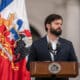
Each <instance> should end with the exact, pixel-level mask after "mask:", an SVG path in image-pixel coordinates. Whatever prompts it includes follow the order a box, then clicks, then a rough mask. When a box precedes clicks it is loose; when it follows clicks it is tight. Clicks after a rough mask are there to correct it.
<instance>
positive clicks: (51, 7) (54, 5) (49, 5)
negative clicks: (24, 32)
mask: <svg viewBox="0 0 80 80" xmlns="http://www.w3.org/2000/svg"><path fill="white" fill-rule="evenodd" d="M26 9H27V14H28V20H29V24H30V29H31V33H32V37H33V41H34V40H37V39H39V38H40V37H43V36H44V35H45V34H46V32H45V28H44V19H45V17H46V16H48V15H49V14H51V13H56V14H60V15H61V16H62V17H63V26H62V28H63V33H62V37H63V38H66V39H68V40H70V41H72V42H73V45H74V48H75V52H76V55H77V57H78V61H79V62H80V0H26ZM33 80H34V79H33ZM70 80H80V75H79V76H78V77H77V78H74V79H73V78H72V79H70Z"/></svg>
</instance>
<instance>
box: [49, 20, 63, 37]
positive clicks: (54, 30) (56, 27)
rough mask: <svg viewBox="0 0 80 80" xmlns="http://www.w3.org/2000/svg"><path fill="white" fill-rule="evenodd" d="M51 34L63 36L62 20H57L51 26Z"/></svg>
mask: <svg viewBox="0 0 80 80" xmlns="http://www.w3.org/2000/svg"><path fill="white" fill-rule="evenodd" d="M50 33H51V34H53V35H55V36H60V35H61V33H62V20H61V19H58V20H55V21H53V22H52V23H51V24H50Z"/></svg>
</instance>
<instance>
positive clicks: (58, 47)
mask: <svg viewBox="0 0 80 80" xmlns="http://www.w3.org/2000/svg"><path fill="white" fill-rule="evenodd" d="M60 48H61V43H60V42H57V44H56V49H53V48H52V45H51V43H50V42H49V43H48V50H49V52H51V53H52V54H53V55H56V53H58V52H59V51H60Z"/></svg>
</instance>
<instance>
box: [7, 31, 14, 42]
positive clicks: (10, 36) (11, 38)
mask: <svg viewBox="0 0 80 80" xmlns="http://www.w3.org/2000/svg"><path fill="white" fill-rule="evenodd" d="M8 38H9V39H10V41H11V40H13V39H14V34H12V33H11V32H10V34H9V35H8Z"/></svg>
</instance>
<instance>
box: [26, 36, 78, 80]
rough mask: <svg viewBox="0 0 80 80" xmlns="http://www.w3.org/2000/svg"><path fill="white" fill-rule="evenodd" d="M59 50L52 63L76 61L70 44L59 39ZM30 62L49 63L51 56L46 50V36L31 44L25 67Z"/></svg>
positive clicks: (51, 79) (44, 79)
mask: <svg viewBox="0 0 80 80" xmlns="http://www.w3.org/2000/svg"><path fill="white" fill-rule="evenodd" d="M59 42H60V49H59V50H58V52H57V54H56V55H55V56H54V61H77V58H76V55H75V52H74V48H73V45H72V42H70V41H68V40H65V39H63V38H59ZM31 61H51V56H50V53H49V50H48V42H47V38H46V36H45V37H43V38H41V39H39V40H37V41H35V42H33V44H32V46H31V53H30V54H29V58H28V64H27V67H28V69H29V67H30V66H29V64H30V62H31ZM36 80H68V78H59V79H58V78H56V77H51V78H36Z"/></svg>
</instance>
